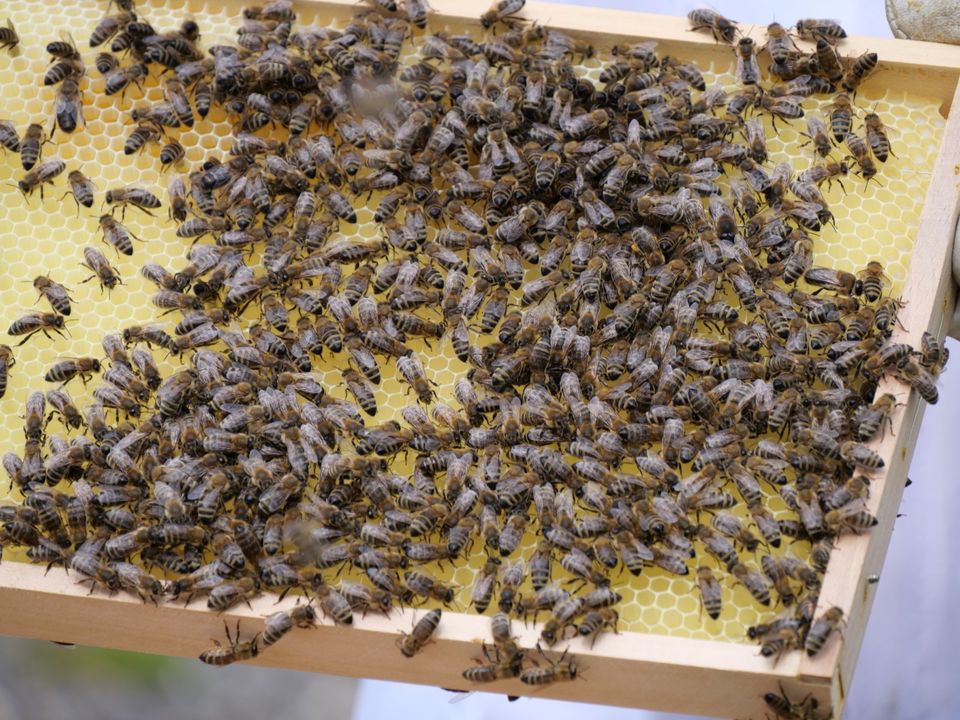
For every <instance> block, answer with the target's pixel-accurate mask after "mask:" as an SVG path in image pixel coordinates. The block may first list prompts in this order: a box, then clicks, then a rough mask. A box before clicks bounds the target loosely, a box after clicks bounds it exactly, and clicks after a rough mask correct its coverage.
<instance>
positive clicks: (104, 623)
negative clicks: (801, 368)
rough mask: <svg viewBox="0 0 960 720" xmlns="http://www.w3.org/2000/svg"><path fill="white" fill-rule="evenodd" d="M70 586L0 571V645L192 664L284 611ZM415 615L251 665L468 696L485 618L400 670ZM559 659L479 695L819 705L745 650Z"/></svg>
mask: <svg viewBox="0 0 960 720" xmlns="http://www.w3.org/2000/svg"><path fill="white" fill-rule="evenodd" d="M77 579H78V578H77V577H76V576H75V574H74V575H69V576H68V575H67V574H66V573H64V571H63V570H62V569H54V570H51V571H50V572H49V573H46V574H45V573H44V569H43V568H42V567H39V566H35V565H27V564H23V563H15V562H6V563H3V564H2V565H0V608H2V612H0V634H6V635H16V636H19V637H28V638H38V639H46V640H55V641H58V642H72V643H78V644H82V645H93V646H98V647H109V648H116V649H121V650H134V651H138V652H147V653H156V654H163V655H176V656H180V657H197V656H198V655H199V654H200V652H201V651H202V650H204V649H205V648H208V647H210V646H212V644H213V643H212V641H211V639H216V640H218V641H220V642H224V641H225V639H224V632H223V622H224V621H226V622H228V623H229V625H230V627H231V629H232V628H233V627H234V624H235V623H236V622H237V620H240V630H241V635H242V637H243V638H244V639H249V638H250V637H251V636H252V635H253V634H254V633H256V632H259V631H260V630H261V629H262V626H263V618H264V617H266V616H267V615H269V614H271V613H273V612H276V611H277V610H278V609H284V608H289V607H291V606H292V605H293V604H294V602H295V601H294V600H293V599H292V598H287V599H285V600H284V601H283V602H282V603H280V604H276V603H275V596H272V595H264V596H261V597H259V598H256V599H254V600H253V602H252V609H251V608H247V607H246V606H241V607H237V608H234V609H232V610H230V611H229V612H226V613H224V614H222V615H219V616H218V615H216V614H214V613H212V612H210V611H209V610H207V608H206V606H205V604H204V601H203V600H197V601H195V602H193V603H191V604H190V605H189V606H188V607H183V605H182V603H168V604H164V605H161V606H160V607H155V606H153V605H150V604H143V603H142V602H141V601H140V600H138V599H136V598H132V597H129V596H126V595H123V594H118V595H115V596H113V597H107V596H106V595H104V594H102V593H100V592H99V591H98V592H96V593H94V594H92V595H88V594H87V593H88V591H87V588H86V586H85V585H80V584H78V583H77V582H76V580H77ZM422 612H423V611H416V610H409V609H408V610H405V611H397V612H395V613H394V614H393V615H391V616H390V617H383V616H379V615H373V614H371V615H368V616H366V617H363V618H360V617H358V618H355V627H336V626H333V625H331V624H330V623H329V622H326V621H324V622H322V624H321V626H320V627H318V628H316V629H314V630H295V631H293V632H291V633H290V634H289V635H288V636H287V637H285V638H283V639H282V640H281V641H280V642H279V643H277V644H276V645H274V646H272V647H270V648H268V649H267V650H266V652H264V653H263V654H262V655H260V656H259V657H258V658H257V659H256V660H254V661H253V664H257V665H266V666H271V667H280V668H289V669H294V670H309V671H314V672H323V673H329V674H335V675H349V676H354V677H369V678H380V679H387V680H397V681H402V682H411V683H422V684H431V685H438V686H440V687H447V688H455V689H471V690H472V689H478V688H474V687H470V686H468V684H467V683H466V682H465V681H464V680H463V678H462V677H461V672H462V671H463V670H464V669H465V668H467V667H470V666H471V665H473V664H474V660H475V659H477V658H480V657H481V653H480V643H481V642H482V641H483V640H489V622H490V620H489V618H488V617H482V616H477V615H466V614H461V613H456V612H452V611H449V612H444V615H443V619H442V622H441V625H440V628H439V630H438V632H437V634H436V640H437V641H436V642H435V643H433V644H431V645H429V646H427V647H426V648H425V649H424V650H423V652H422V653H421V654H420V655H418V656H417V657H415V658H413V659H407V658H404V657H403V656H402V655H401V654H400V651H399V650H398V649H397V648H396V647H395V643H396V640H397V638H398V637H399V635H400V633H401V632H403V631H408V630H409V629H410V627H411V625H412V622H413V619H414V617H420V616H421V614H422ZM514 631H515V634H516V635H517V636H518V638H519V641H520V643H521V644H522V645H523V646H525V647H530V648H534V647H535V646H536V642H537V637H538V634H539V631H540V628H539V627H538V626H536V625H534V624H530V625H529V626H527V627H524V625H523V624H522V623H520V622H516V623H514ZM566 647H569V649H570V652H571V653H573V654H574V655H575V656H576V658H577V659H578V662H579V663H580V664H581V666H582V668H583V676H584V677H583V679H582V680H578V681H576V682H572V683H566V684H557V685H553V686H551V687H548V688H542V689H533V688H530V687H528V686H525V685H523V684H522V683H520V682H519V681H517V680H512V681H504V682H499V683H496V684H493V685H484V686H481V688H480V689H483V690H484V691H495V692H499V693H506V694H510V695H530V696H534V697H549V698H557V699H562V700H574V701H578V702H591V703H602V704H606V705H622V706H626V707H644V708H652V709H657V710H668V711H672V712H683V713H691V714H698V715H713V716H718V717H734V716H736V717H750V716H754V717H762V716H763V702H762V699H761V697H762V694H763V693H765V692H769V691H771V690H775V689H776V687H777V683H778V682H782V683H783V684H784V687H786V688H788V691H789V692H791V695H792V694H794V693H796V694H797V695H799V696H803V695H806V694H807V693H808V692H812V693H814V695H815V696H818V697H819V698H820V699H821V701H822V702H823V703H827V702H828V697H829V675H828V676H826V677H823V678H811V679H809V680H808V681H806V682H804V683H798V682H797V681H796V680H795V678H796V677H797V675H798V670H799V663H800V657H799V655H798V654H797V653H792V654H790V655H785V656H784V657H783V658H782V659H781V660H780V662H779V663H777V664H776V666H774V663H773V662H772V661H770V660H767V659H765V658H762V657H760V656H759V654H758V652H757V648H756V646H755V645H745V644H744V645H740V644H730V643H719V642H710V641H706V640H690V639H684V638H670V637H666V636H661V635H640V634H636V633H621V634H619V635H605V636H604V637H602V638H601V639H600V640H598V642H597V643H596V645H595V646H594V647H593V648H590V647H589V645H588V644H587V643H585V642H583V641H581V640H580V639H576V640H573V641H570V642H569V643H561V644H559V645H558V648H557V649H558V650H562V649H563V648H566ZM534 652H535V651H534ZM541 662H543V661H542V660H541Z"/></svg>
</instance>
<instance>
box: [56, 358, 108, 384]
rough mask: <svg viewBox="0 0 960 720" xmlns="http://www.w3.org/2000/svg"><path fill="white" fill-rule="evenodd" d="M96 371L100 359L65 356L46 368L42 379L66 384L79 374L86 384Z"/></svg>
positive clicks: (98, 367) (98, 370) (98, 369)
mask: <svg viewBox="0 0 960 720" xmlns="http://www.w3.org/2000/svg"><path fill="white" fill-rule="evenodd" d="M97 372H100V361H99V360H97V359H96V358H89V357H80V358H66V359H64V360H60V361H59V362H57V363H56V364H54V365H53V366H52V367H51V368H50V369H49V370H47V372H46V375H44V380H46V381H47V382H59V383H61V384H66V383H68V382H70V380H72V379H73V378H75V377H77V376H78V375H79V376H80V379H81V380H83V384H84V385H86V384H87V382H88V381H89V380H90V378H91V377H92V375H93V373H97Z"/></svg>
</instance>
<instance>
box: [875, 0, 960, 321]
mask: <svg viewBox="0 0 960 720" xmlns="http://www.w3.org/2000/svg"><path fill="white" fill-rule="evenodd" d="M885 1H886V7H887V22H888V23H890V30H891V31H892V32H893V34H894V35H895V36H896V37H898V38H907V39H908V40H927V41H929V42H942V43H952V44H954V45H958V44H960V1H958V0H925V1H924V2H917V0H885ZM958 230H960V227H958ZM953 280H954V283H955V284H956V285H957V286H960V232H958V233H957V234H956V236H955V237H954V241H953ZM949 335H950V337H953V338H956V339H957V340H960V303H958V304H957V306H956V307H955V308H954V311H953V318H951V321H950V331H949Z"/></svg>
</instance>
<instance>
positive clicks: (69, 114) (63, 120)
mask: <svg viewBox="0 0 960 720" xmlns="http://www.w3.org/2000/svg"><path fill="white" fill-rule="evenodd" d="M82 117H83V100H82V93H81V92H80V85H79V84H78V83H77V81H76V80H75V79H74V78H73V77H68V78H67V79H66V80H64V81H63V82H62V83H61V84H60V87H59V88H57V97H56V101H55V104H54V121H55V126H56V127H59V128H60V129H61V130H63V132H65V133H72V132H73V131H74V130H76V129H77V123H78V122H79V121H80V119H81V118H82ZM52 134H53V133H52V132H51V135H52Z"/></svg>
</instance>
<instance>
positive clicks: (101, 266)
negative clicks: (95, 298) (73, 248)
mask: <svg viewBox="0 0 960 720" xmlns="http://www.w3.org/2000/svg"><path fill="white" fill-rule="evenodd" d="M82 265H83V266H84V267H85V268H87V269H88V270H89V271H90V272H92V273H93V275H91V276H90V277H88V278H87V279H86V280H84V281H83V282H89V281H90V280H93V278H97V280H98V281H99V282H100V287H101V288H106V289H107V290H113V288H115V287H116V286H117V285H119V284H121V282H122V281H121V280H120V274H119V272H118V271H117V269H116V268H114V267H113V266H112V265H110V262H109V261H108V260H107V258H105V257H104V255H103V253H102V252H100V251H99V250H97V249H96V248H93V247H89V246H87V247H85V248H84V249H83V263H82Z"/></svg>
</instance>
